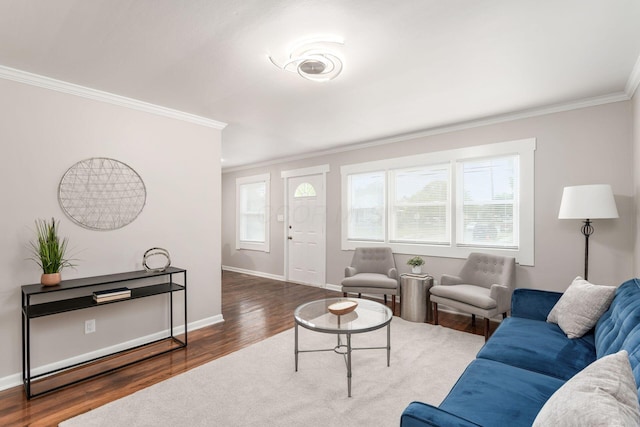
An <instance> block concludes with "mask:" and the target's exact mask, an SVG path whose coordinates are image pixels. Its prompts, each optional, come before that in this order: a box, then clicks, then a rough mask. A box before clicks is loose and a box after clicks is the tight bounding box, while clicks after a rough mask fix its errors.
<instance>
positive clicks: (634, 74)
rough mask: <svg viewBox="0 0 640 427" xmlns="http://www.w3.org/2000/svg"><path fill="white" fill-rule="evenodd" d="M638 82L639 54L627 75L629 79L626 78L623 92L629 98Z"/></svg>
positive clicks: (639, 73)
mask: <svg viewBox="0 0 640 427" xmlns="http://www.w3.org/2000/svg"><path fill="white" fill-rule="evenodd" d="M639 84H640V56H638V60H637V61H636V65H634V66H633V70H631V74H630V75H629V80H627V85H626V86H625V87H624V93H626V94H627V96H628V97H629V99H631V98H633V95H634V94H635V93H636V90H637V89H638V85H639Z"/></svg>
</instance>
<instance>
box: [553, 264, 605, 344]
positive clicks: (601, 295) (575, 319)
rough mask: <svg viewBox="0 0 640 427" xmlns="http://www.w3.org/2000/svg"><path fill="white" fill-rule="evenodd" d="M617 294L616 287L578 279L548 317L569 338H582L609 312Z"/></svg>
mask: <svg viewBox="0 0 640 427" xmlns="http://www.w3.org/2000/svg"><path fill="white" fill-rule="evenodd" d="M615 293H616V287H615V286H603V285H594V284H593V283H589V282H587V281H586V280H584V279H583V278H582V277H580V276H578V277H576V278H575V279H574V280H573V282H572V283H571V285H570V286H569V288H568V289H567V290H566V291H565V293H564V294H562V296H561V297H560V299H559V300H558V302H557V303H556V305H554V306H553V308H552V309H551V312H550V313H549V315H548V316H547V322H550V323H557V324H558V326H560V329H562V331H563V332H564V333H565V334H567V337H569V338H580V337H581V336H583V335H584V334H586V333H587V332H589V331H590V330H591V328H593V327H594V326H595V324H596V323H597V322H598V319H600V316H602V314H603V313H604V312H605V311H607V309H608V308H609V305H611V301H612V300H613V297H614V296H615Z"/></svg>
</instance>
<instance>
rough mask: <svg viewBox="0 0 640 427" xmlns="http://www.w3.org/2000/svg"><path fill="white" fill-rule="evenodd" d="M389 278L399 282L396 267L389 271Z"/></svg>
mask: <svg viewBox="0 0 640 427" xmlns="http://www.w3.org/2000/svg"><path fill="white" fill-rule="evenodd" d="M387 276H389V278H391V279H396V280H398V270H397V269H396V268H395V267H391V268H390V269H389V271H387Z"/></svg>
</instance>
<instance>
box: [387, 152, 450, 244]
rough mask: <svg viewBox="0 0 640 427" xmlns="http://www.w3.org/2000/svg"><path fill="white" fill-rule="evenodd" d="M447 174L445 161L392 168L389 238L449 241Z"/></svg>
mask: <svg viewBox="0 0 640 427" xmlns="http://www.w3.org/2000/svg"><path fill="white" fill-rule="evenodd" d="M449 175H450V173H449V164H448V163H447V164H442V165H435V166H428V167H420V168H411V169H398V170H394V171H391V173H390V177H391V179H392V183H391V193H392V194H390V201H389V202H390V203H389V204H390V216H391V227H390V238H389V240H390V241H392V242H403V243H429V244H449V241H450V237H449V236H450V233H449V227H450V225H449Z"/></svg>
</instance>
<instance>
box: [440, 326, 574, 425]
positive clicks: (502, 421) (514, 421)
mask: <svg viewBox="0 0 640 427" xmlns="http://www.w3.org/2000/svg"><path fill="white" fill-rule="evenodd" d="M492 339H493V338H492ZM563 383H564V381H563V380H560V379H557V378H553V377H549V376H547V375H542V374H538V373H535V372H531V371H527V370H525V369H520V368H516V367H513V366H509V365H505V364H503V363H500V362H495V361H493V360H486V359H476V360H474V361H473V362H471V364H470V365H469V366H468V367H467V369H466V370H465V371H464V373H463V374H462V376H461V377H460V378H459V379H458V382H457V383H456V385H455V386H453V389H452V390H451V392H450V393H449V395H448V396H447V397H446V398H445V400H444V401H443V402H442V403H441V404H440V409H442V410H443V411H447V412H450V413H452V414H456V415H457V416H458V417H461V418H463V419H466V420H469V421H471V422H474V423H476V424H480V425H482V426H510V427H516V426H531V423H532V422H533V420H534V419H535V417H536V415H537V414H538V412H539V411H540V408H542V406H543V405H544V404H545V402H546V401H547V399H549V397H551V395H552V394H553V393H554V392H555V391H556V390H557V389H559V388H560V387H561V386H562V384H563Z"/></svg>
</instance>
